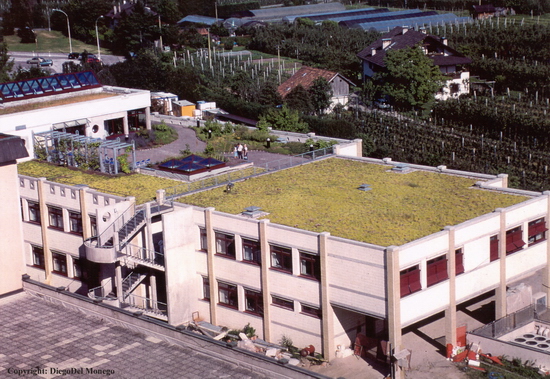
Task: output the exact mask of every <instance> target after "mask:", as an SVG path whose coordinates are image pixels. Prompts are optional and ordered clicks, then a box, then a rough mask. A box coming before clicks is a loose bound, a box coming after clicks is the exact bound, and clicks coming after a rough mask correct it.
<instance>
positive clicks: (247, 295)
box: [244, 288, 264, 316]
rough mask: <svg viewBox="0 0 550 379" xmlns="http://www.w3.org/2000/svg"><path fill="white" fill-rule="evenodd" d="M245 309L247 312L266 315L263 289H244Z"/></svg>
mask: <svg viewBox="0 0 550 379" xmlns="http://www.w3.org/2000/svg"><path fill="white" fill-rule="evenodd" d="M244 310H245V312H246V313H251V314H255V315H258V316H263V315H264V297H263V294H262V292H261V291H255V290H251V289H247V288H245V289H244Z"/></svg>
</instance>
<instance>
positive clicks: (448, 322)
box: [445, 226, 457, 346]
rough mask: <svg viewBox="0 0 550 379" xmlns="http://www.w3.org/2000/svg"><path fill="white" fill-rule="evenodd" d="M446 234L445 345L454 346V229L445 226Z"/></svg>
mask: <svg viewBox="0 0 550 379" xmlns="http://www.w3.org/2000/svg"><path fill="white" fill-rule="evenodd" d="M445 230H446V231H447V232H448V238H449V251H448V253H447V273H448V274H449V305H448V306H447V309H445V344H451V345H453V346H456V344H457V340H456V339H457V335H456V327H457V325H456V320H457V317H456V253H455V250H456V247H455V228H454V227H452V226H446V227H445Z"/></svg>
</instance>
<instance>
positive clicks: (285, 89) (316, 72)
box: [277, 66, 355, 111]
mask: <svg viewBox="0 0 550 379" xmlns="http://www.w3.org/2000/svg"><path fill="white" fill-rule="evenodd" d="M318 78H324V79H326V81H327V82H328V83H329V84H330V88H331V90H332V97H331V99H330V101H331V105H330V107H329V111H330V109H332V108H334V106H335V105H336V104H342V105H344V106H345V105H346V104H347V103H348V101H349V95H350V87H353V86H355V84H354V83H353V82H352V81H351V80H349V79H347V78H346V77H344V76H342V75H340V74H339V73H337V72H334V71H328V70H323V69H320V68H314V67H308V66H302V68H300V69H299V70H298V71H296V73H295V74H294V75H292V76H291V77H290V78H289V79H287V80H286V81H284V82H283V83H282V84H281V85H279V87H278V88H277V92H279V95H281V97H282V98H283V99H284V98H285V97H286V96H287V95H288V94H289V93H290V92H291V91H292V90H293V89H294V88H296V87H298V86H302V87H304V89H306V90H308V89H309V88H310V87H311V86H312V85H313V82H314V81H315V80H316V79H318Z"/></svg>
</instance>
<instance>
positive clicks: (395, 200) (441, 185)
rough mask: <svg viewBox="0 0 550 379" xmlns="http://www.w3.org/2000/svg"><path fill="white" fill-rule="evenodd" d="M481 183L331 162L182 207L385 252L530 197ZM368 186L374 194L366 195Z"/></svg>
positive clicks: (218, 191) (195, 198) (194, 198)
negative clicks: (251, 218)
mask: <svg viewBox="0 0 550 379" xmlns="http://www.w3.org/2000/svg"><path fill="white" fill-rule="evenodd" d="M476 181H477V180H473V179H469V178H465V177H459V176H452V175H448V174H440V173H434V172H427V171H413V172H409V173H406V174H401V173H396V172H392V171H391V170H390V167H389V166H384V165H377V164H367V163H364V162H359V161H353V160H347V159H340V158H329V159H325V160H322V161H317V162H313V163H310V164H306V165H303V166H299V167H295V168H291V169H287V170H283V171H278V172H275V173H271V174H268V175H263V176H260V177H256V178H251V179H248V180H245V181H242V182H237V183H235V187H234V188H233V190H232V191H231V192H230V193H226V192H224V189H225V187H221V188H220V187H218V188H215V189H212V190H208V191H203V192H200V193H196V194H193V195H189V196H186V197H183V198H181V199H179V201H181V202H183V203H187V204H193V205H196V206H201V207H214V208H216V210H218V211H221V212H226V213H231V214H238V213H241V212H242V211H243V210H244V209H245V208H246V207H249V206H257V207H260V208H261V209H262V211H264V212H268V213H269V215H267V216H266V217H265V218H267V219H269V220H270V221H271V222H274V223H278V224H283V225H288V226H292V227H296V228H301V229H305V230H310V231H314V232H323V231H325V232H330V233H331V235H333V236H338V237H343V238H348V239H352V240H358V241H363V242H367V243H372V244H376V245H380V246H390V245H402V244H404V243H407V242H410V241H413V240H416V239H418V238H421V237H424V236H427V235H430V234H432V233H435V232H438V231H440V230H441V229H443V228H444V227H445V226H447V225H456V224H459V223H462V222H464V221H467V220H469V219H472V218H474V217H477V216H481V215H483V214H486V213H489V212H492V211H494V210H495V209H496V208H504V207H508V206H511V205H514V204H517V203H520V202H522V201H525V200H526V199H527V198H528V197H526V196H519V195H508V194H503V193H500V192H498V191H487V190H482V189H479V188H473V187H472V186H473V185H474V183H475V182H476ZM361 184H369V185H370V186H371V188H372V189H371V190H370V191H366V192H365V191H360V190H359V189H358V187H359V186H360V185H361Z"/></svg>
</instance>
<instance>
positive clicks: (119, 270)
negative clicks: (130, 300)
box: [101, 262, 124, 303]
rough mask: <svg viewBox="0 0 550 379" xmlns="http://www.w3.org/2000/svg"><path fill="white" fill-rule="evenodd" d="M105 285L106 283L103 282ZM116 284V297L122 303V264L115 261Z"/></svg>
mask: <svg viewBox="0 0 550 379" xmlns="http://www.w3.org/2000/svg"><path fill="white" fill-rule="evenodd" d="M101 285H102V286H103V285H104V284H103V283H101ZM115 286H116V297H117V299H118V301H120V302H121V303H122V301H123V296H124V294H123V293H122V266H121V265H120V262H116V263H115Z"/></svg>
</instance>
